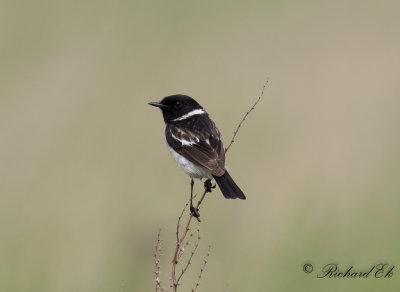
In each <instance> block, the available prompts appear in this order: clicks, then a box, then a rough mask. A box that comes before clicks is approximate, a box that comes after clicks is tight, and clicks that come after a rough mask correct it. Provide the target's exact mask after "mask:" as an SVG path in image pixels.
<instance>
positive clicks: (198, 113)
mask: <svg viewBox="0 0 400 292" xmlns="http://www.w3.org/2000/svg"><path fill="white" fill-rule="evenodd" d="M205 113H206V112H205V111H204V110H202V109H195V110H192V111H191V112H188V113H187V114H185V115H183V116H181V117H179V118H176V119H173V120H172V121H173V122H176V121H182V120H184V119H187V118H190V117H191V116H194V115H202V114H205Z"/></svg>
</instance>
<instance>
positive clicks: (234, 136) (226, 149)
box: [225, 78, 269, 153]
mask: <svg viewBox="0 0 400 292" xmlns="http://www.w3.org/2000/svg"><path fill="white" fill-rule="evenodd" d="M268 82H269V78H267V80H265V83H264V86H263V89H262V91H261V94H260V95H259V96H258V98H257V100H256V102H255V103H254V104H253V106H252V107H251V108H250V109H249V110H248V111H247V112H246V114H245V115H244V117H243V118H242V120H241V121H240V123H239V125H238V126H237V128H236V130H235V132H233V137H232V140H231V142H230V143H229V145H228V147H226V148H225V153H226V152H228V150H229V148H230V147H231V145H232V144H233V142H235V138H236V135H237V133H238V132H239V129H240V127H241V126H242V124H243V122H244V121H245V120H246V118H247V116H248V115H249V114H250V113H251V112H252V111H253V110H254V108H255V107H256V105H257V104H258V102H259V101H260V100H261V97H262V96H263V95H264V90H265V87H266V86H267V84H268Z"/></svg>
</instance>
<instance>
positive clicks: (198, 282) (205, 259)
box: [192, 245, 211, 292]
mask: <svg viewBox="0 0 400 292" xmlns="http://www.w3.org/2000/svg"><path fill="white" fill-rule="evenodd" d="M210 250H211V245H209V246H208V252H207V254H206V257H205V258H204V261H203V266H202V267H201V269H200V273H199V276H198V277H197V283H196V286H194V288H193V289H192V292H195V291H196V289H197V287H199V286H200V280H201V277H202V276H203V272H204V269H205V267H206V265H207V262H208V257H209V256H210Z"/></svg>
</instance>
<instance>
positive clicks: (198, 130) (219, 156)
mask: <svg viewBox="0 0 400 292" xmlns="http://www.w3.org/2000/svg"><path fill="white" fill-rule="evenodd" d="M148 104H149V105H152V106H155V107H158V108H159V109H160V110H161V112H162V115H163V118H164V122H165V138H166V142H167V145H168V148H169V150H170V152H171V154H172V157H173V158H174V159H175V161H176V162H177V164H178V165H179V167H180V168H181V169H182V170H183V171H184V172H185V173H186V174H187V175H188V176H189V178H190V186H191V189H190V210H191V213H192V215H193V216H195V217H199V216H200V214H199V213H198V210H197V209H195V208H194V207H193V203H192V200H193V185H194V180H193V179H194V178H198V179H202V178H206V179H207V180H206V183H207V182H208V183H210V182H211V179H215V181H216V182H217V185H218V186H219V188H220V190H221V192H222V194H223V195H224V197H225V198H227V199H237V198H239V199H242V200H245V199H246V196H245V195H244V193H243V192H242V190H241V189H240V188H239V187H238V186H237V184H236V183H235V182H234V180H233V179H232V177H231V176H230V174H229V172H228V171H227V170H226V167H225V149H224V146H223V143H222V135H221V133H220V131H219V130H218V128H217V126H216V125H215V123H214V122H213V120H212V119H211V118H210V117H209V115H208V113H207V112H206V111H205V110H204V108H203V107H202V106H201V105H200V104H199V103H198V102H197V101H196V100H195V99H193V98H191V97H190V96H187V95H183V94H174V95H170V96H167V97H164V98H163V99H162V100H161V101H160V102H149V103H148Z"/></svg>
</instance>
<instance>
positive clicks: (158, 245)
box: [154, 229, 165, 292]
mask: <svg viewBox="0 0 400 292" xmlns="http://www.w3.org/2000/svg"><path fill="white" fill-rule="evenodd" d="M155 249H156V251H155V253H154V266H155V270H154V274H155V275H156V292H157V291H158V289H160V290H161V291H162V292H163V291H165V290H164V288H163V287H162V286H161V280H160V256H161V229H159V230H158V234H157V243H156V245H155Z"/></svg>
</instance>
